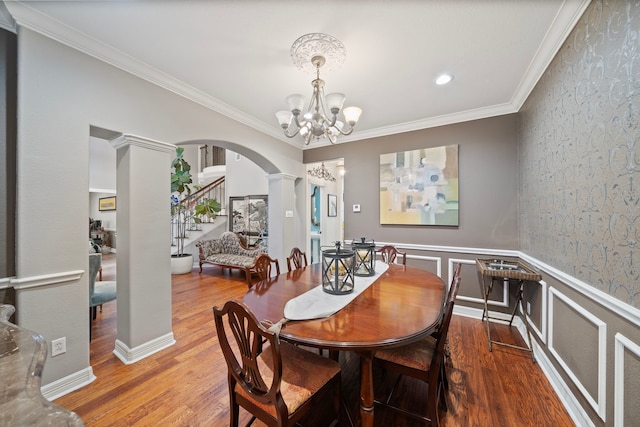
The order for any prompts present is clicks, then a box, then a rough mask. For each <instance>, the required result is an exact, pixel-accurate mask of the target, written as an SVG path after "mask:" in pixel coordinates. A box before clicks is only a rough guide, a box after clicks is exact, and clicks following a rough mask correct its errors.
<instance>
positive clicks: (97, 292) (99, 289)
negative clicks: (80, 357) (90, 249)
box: [89, 253, 117, 341]
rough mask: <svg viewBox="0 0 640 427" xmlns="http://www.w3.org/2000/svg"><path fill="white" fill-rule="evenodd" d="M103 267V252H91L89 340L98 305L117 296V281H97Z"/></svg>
mask: <svg viewBox="0 0 640 427" xmlns="http://www.w3.org/2000/svg"><path fill="white" fill-rule="evenodd" d="M101 267H102V254H96V253H94V254H89V341H91V338H92V335H93V321H94V320H95V319H96V317H97V314H98V306H102V304H104V303H106V302H109V301H113V300H115V299H116V296H117V285H116V282H115V281H96V276H97V275H98V272H99V271H100V268H101Z"/></svg>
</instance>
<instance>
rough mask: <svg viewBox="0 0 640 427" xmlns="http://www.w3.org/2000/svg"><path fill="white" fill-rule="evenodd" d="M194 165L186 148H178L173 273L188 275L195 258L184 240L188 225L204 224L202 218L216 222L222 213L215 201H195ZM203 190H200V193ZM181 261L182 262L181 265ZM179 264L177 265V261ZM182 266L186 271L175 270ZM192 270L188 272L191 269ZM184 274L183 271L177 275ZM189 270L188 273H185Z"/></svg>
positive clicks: (173, 175)
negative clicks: (187, 249)
mask: <svg viewBox="0 0 640 427" xmlns="http://www.w3.org/2000/svg"><path fill="white" fill-rule="evenodd" d="M192 183H193V179H192V177H191V165H189V162H187V161H186V160H185V159H184V148H182V147H177V148H176V158H175V159H173V162H171V216H172V218H174V220H173V221H174V223H175V225H176V233H175V239H176V246H177V250H176V253H175V254H172V255H171V262H172V269H171V271H172V273H174V274H178V273H179V272H183V273H188V272H189V271H191V267H192V265H193V255H191V254H185V253H184V240H185V238H186V235H187V229H188V224H190V223H191V222H194V223H196V224H200V223H201V222H202V220H201V218H202V217H207V218H211V219H215V218H216V216H217V214H218V212H220V209H221V206H220V203H219V202H218V201H217V200H215V199H209V198H203V199H201V200H198V201H195V200H192V199H191V197H190V196H191V186H190V184H192ZM198 188H199V187H196V189H198ZM178 259H180V261H177V260H178ZM174 260H176V261H174ZM178 262H179V263H180V264H181V265H183V266H184V267H182V268H180V267H176V268H174V266H173V264H176V263H178ZM187 268H188V269H187ZM174 270H180V271H174ZM184 270H186V271H184Z"/></svg>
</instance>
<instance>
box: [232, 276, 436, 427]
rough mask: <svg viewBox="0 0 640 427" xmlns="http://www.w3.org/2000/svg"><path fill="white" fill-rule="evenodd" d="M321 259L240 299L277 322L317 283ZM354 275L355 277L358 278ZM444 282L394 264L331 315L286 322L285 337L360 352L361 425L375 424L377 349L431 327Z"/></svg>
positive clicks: (419, 335)
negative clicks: (293, 301) (374, 365)
mask: <svg viewBox="0 0 640 427" xmlns="http://www.w3.org/2000/svg"><path fill="white" fill-rule="evenodd" d="M321 276H322V271H321V267H320V264H312V265H310V266H308V267H305V268H301V269H298V270H294V271H290V272H288V273H283V274H280V275H278V276H276V277H273V278H271V279H267V280H263V281H261V282H258V283H256V284H255V285H254V286H253V287H252V288H251V289H249V291H247V293H246V294H245V296H244V298H243V302H244V303H245V304H246V305H247V306H248V307H249V308H250V309H251V310H252V311H253V313H254V314H255V315H256V318H257V319H258V320H260V321H269V322H272V323H276V322H278V321H280V320H281V319H282V318H283V317H284V314H283V313H284V306H285V304H286V303H287V301H289V300H290V299H291V298H295V297H296V296H298V295H301V294H303V293H305V292H306V291H308V290H310V289H312V288H314V287H315V286H318V285H319V284H320V283H321ZM357 280H358V277H356V283H357ZM445 296H446V286H445V284H444V282H443V281H442V279H440V278H439V277H438V276H436V275H435V274H433V273H429V272H427V271H424V270H420V269H418V268H414V267H406V266H402V265H396V264H392V265H390V266H389V269H388V270H387V271H385V272H384V273H383V274H382V275H380V277H378V279H377V280H376V281H375V282H374V283H373V284H372V285H371V286H369V287H368V288H367V289H366V290H364V291H363V292H362V293H361V294H360V295H358V296H357V297H356V298H355V299H354V300H353V301H352V302H351V303H349V304H348V305H347V306H346V307H344V308H343V309H342V310H340V311H338V312H337V313H335V314H333V315H332V316H330V317H327V318H323V319H315V320H301V321H290V322H288V323H285V324H284V326H283V327H282V329H281V331H280V337H281V338H282V339H284V340H287V341H291V342H295V343H299V344H303V345H307V346H311V347H317V348H323V349H329V350H332V351H336V350H337V351H341V350H343V351H344V350H348V351H355V352H356V353H358V355H359V356H360V419H361V425H363V426H373V417H374V411H373V406H374V403H373V399H374V397H373V373H372V361H373V355H374V353H375V351H376V350H377V349H380V348H383V347H393V346H400V345H404V344H408V343H410V342H413V341H416V340H419V339H420V338H422V337H424V336H426V335H428V334H430V333H431V332H433V330H434V329H435V327H436V326H437V325H438V322H439V320H440V317H441V313H442V307H443V304H444V300H445Z"/></svg>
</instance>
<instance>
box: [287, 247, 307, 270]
mask: <svg viewBox="0 0 640 427" xmlns="http://www.w3.org/2000/svg"><path fill="white" fill-rule="evenodd" d="M292 265H293V268H291V266H292ZM307 265H309V263H308V262H307V254H306V253H305V252H302V251H301V250H300V248H296V247H294V248H293V249H291V254H289V256H288V257H287V268H288V269H289V271H293V270H297V269H298V268H302V267H306V266H307Z"/></svg>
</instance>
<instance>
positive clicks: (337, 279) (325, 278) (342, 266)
mask: <svg viewBox="0 0 640 427" xmlns="http://www.w3.org/2000/svg"><path fill="white" fill-rule="evenodd" d="M354 267H355V253H354V252H353V251H352V250H348V249H340V242H336V247H335V249H326V250H323V251H322V290H324V291H325V292H327V293H329V294H333V295H344V294H348V293H350V292H353V286H354V276H353V272H354Z"/></svg>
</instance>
